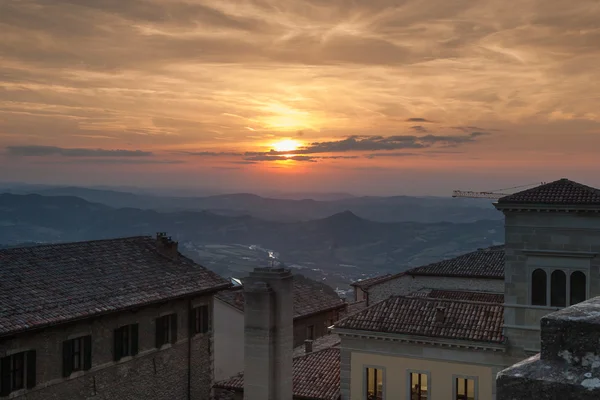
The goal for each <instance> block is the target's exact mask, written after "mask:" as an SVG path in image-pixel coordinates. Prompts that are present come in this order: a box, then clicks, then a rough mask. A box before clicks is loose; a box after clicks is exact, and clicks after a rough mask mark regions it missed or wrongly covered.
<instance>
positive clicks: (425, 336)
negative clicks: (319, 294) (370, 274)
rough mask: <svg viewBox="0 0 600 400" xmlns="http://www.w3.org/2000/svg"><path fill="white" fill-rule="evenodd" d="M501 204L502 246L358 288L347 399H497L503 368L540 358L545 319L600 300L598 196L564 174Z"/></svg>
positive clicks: (344, 337)
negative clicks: (361, 304)
mask: <svg viewBox="0 0 600 400" xmlns="http://www.w3.org/2000/svg"><path fill="white" fill-rule="evenodd" d="M495 206H496V208H497V209H499V210H500V211H502V212H503V213H504V215H505V232H506V240H505V242H506V243H505V245H504V246H495V247H491V248H488V249H480V250H478V251H475V252H471V253H468V254H465V255H463V256H459V257H455V258H453V259H450V260H444V261H441V262H438V263H433V264H430V265H426V266H423V267H417V268H413V269H410V270H408V271H405V272H403V273H400V274H396V275H387V276H382V277H376V278H374V279H371V280H370V281H368V282H366V284H362V285H355V287H358V288H359V289H360V290H361V291H362V293H360V296H362V297H363V298H364V299H365V301H366V302H367V305H368V308H367V309H366V310H364V311H361V312H359V313H357V314H354V315H353V316H350V317H348V318H347V319H344V320H342V321H340V322H339V323H337V324H336V325H335V328H334V332H336V333H338V334H339V335H340V338H341V346H340V348H341V350H340V351H341V356H340V357H341V395H342V399H343V400H350V399H352V400H355V399H356V400H358V399H363V398H365V397H366V396H370V395H372V396H374V398H379V397H378V396H383V395H384V394H386V395H387V396H388V397H390V396H396V397H399V396H407V397H408V396H409V395H416V396H421V398H424V397H423V394H424V392H426V394H427V397H426V398H427V399H428V400H430V399H432V400H437V399H446V398H448V397H447V394H448V391H451V393H452V396H453V397H452V399H453V400H454V399H471V398H473V399H475V398H478V399H495V398H496V384H495V381H494V379H493V376H494V375H495V373H496V372H497V371H498V370H499V369H503V368H504V367H506V366H509V365H512V364H514V363H515V362H516V361H517V360H520V359H522V358H523V357H524V356H526V355H527V354H532V353H536V352H537V351H539V348H540V347H539V346H540V344H539V343H540V328H539V324H538V323H539V321H540V318H542V317H543V316H544V315H547V314H548V313H551V312H553V311H556V310H558V309H561V308H564V307H566V306H569V305H574V304H577V303H579V302H581V301H584V300H585V299H587V298H589V297H590V296H598V295H600V286H599V285H600V284H599V283H598V282H600V279H599V278H600V276H598V275H599V274H600V268H598V267H600V258H599V257H598V256H597V255H598V253H599V252H600V190H598V189H594V188H591V187H589V186H585V185H582V184H579V183H576V182H572V181H570V180H567V179H561V180H558V181H555V182H551V183H548V184H545V185H541V186H539V187H536V188H533V189H529V190H526V191H523V192H519V193H516V194H514V195H510V196H507V197H504V198H502V199H500V200H499V201H498V202H497V203H496V204H495ZM390 296H391V297H390ZM480 330H482V331H480ZM478 332H479V333H478ZM484 332H485V334H484ZM542 355H543V352H542ZM598 365H600V363H599V364H598ZM503 366H504V367H503ZM473 367H476V368H473ZM402 375H404V376H405V378H404V379H398V378H397V377H398V376H402ZM390 376H393V377H394V378H393V379H389V377H390ZM413 379H416V380H417V381H416V384H417V386H416V387H415V385H414V384H415V381H414V380H413ZM423 382H426V384H425V385H424V384H423ZM419 388H420V389H419ZM461 388H462V389H461ZM459 389H460V390H461V392H459ZM415 391H416V392H415ZM533 398H536V397H533Z"/></svg>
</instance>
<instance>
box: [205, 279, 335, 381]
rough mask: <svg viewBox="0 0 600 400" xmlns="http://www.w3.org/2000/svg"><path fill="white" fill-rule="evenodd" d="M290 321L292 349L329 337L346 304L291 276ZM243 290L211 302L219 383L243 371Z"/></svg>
mask: <svg viewBox="0 0 600 400" xmlns="http://www.w3.org/2000/svg"><path fill="white" fill-rule="evenodd" d="M292 280H293V286H294V304H293V322H294V328H293V331H294V336H293V345H294V347H297V346H301V345H304V341H305V340H316V339H318V338H320V337H322V336H324V335H327V334H329V330H328V327H330V326H332V325H333V323H334V322H335V321H337V320H338V319H339V318H340V315H341V314H343V313H344V312H345V311H346V308H347V303H345V302H344V301H343V300H342V299H340V297H339V296H338V295H337V294H336V293H335V291H333V290H324V289H323V287H322V286H321V285H320V284H319V283H318V282H311V281H310V280H308V278H303V277H298V276H294V277H293V278H292ZM244 302H245V296H244V290H243V287H242V286H237V287H233V288H230V289H228V290H224V291H222V292H219V293H218V294H217V295H216V296H215V302H214V315H215V319H214V324H215V327H214V331H215V341H214V346H215V354H214V362H215V380H217V381H220V380H223V379H227V378H229V377H231V376H234V375H236V374H238V373H239V372H242V371H243V370H244Z"/></svg>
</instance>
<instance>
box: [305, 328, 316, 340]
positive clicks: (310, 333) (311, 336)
mask: <svg viewBox="0 0 600 400" xmlns="http://www.w3.org/2000/svg"><path fill="white" fill-rule="evenodd" d="M306 339H308V340H315V326H314V325H309V326H307V327H306Z"/></svg>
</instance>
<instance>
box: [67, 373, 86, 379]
mask: <svg viewBox="0 0 600 400" xmlns="http://www.w3.org/2000/svg"><path fill="white" fill-rule="evenodd" d="M85 373H86V371H75V372H71V375H69V376H68V377H67V379H75V378H79V377H80V376H83V375H85Z"/></svg>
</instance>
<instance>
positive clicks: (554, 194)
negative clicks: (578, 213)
mask: <svg viewBox="0 0 600 400" xmlns="http://www.w3.org/2000/svg"><path fill="white" fill-rule="evenodd" d="M498 204H500V205H502V204H540V205H544V204H546V205H585V206H592V205H598V206H600V189H596V188H593V187H590V186H586V185H583V184H581V183H577V182H573V181H571V180H569V179H566V178H563V179H559V180H557V181H554V182H550V183H546V184H544V185H540V186H537V187H534V188H532V189H527V190H523V191H522V192H518V193H515V194H511V195H508V196H505V197H502V198H500V199H499V200H498Z"/></svg>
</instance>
